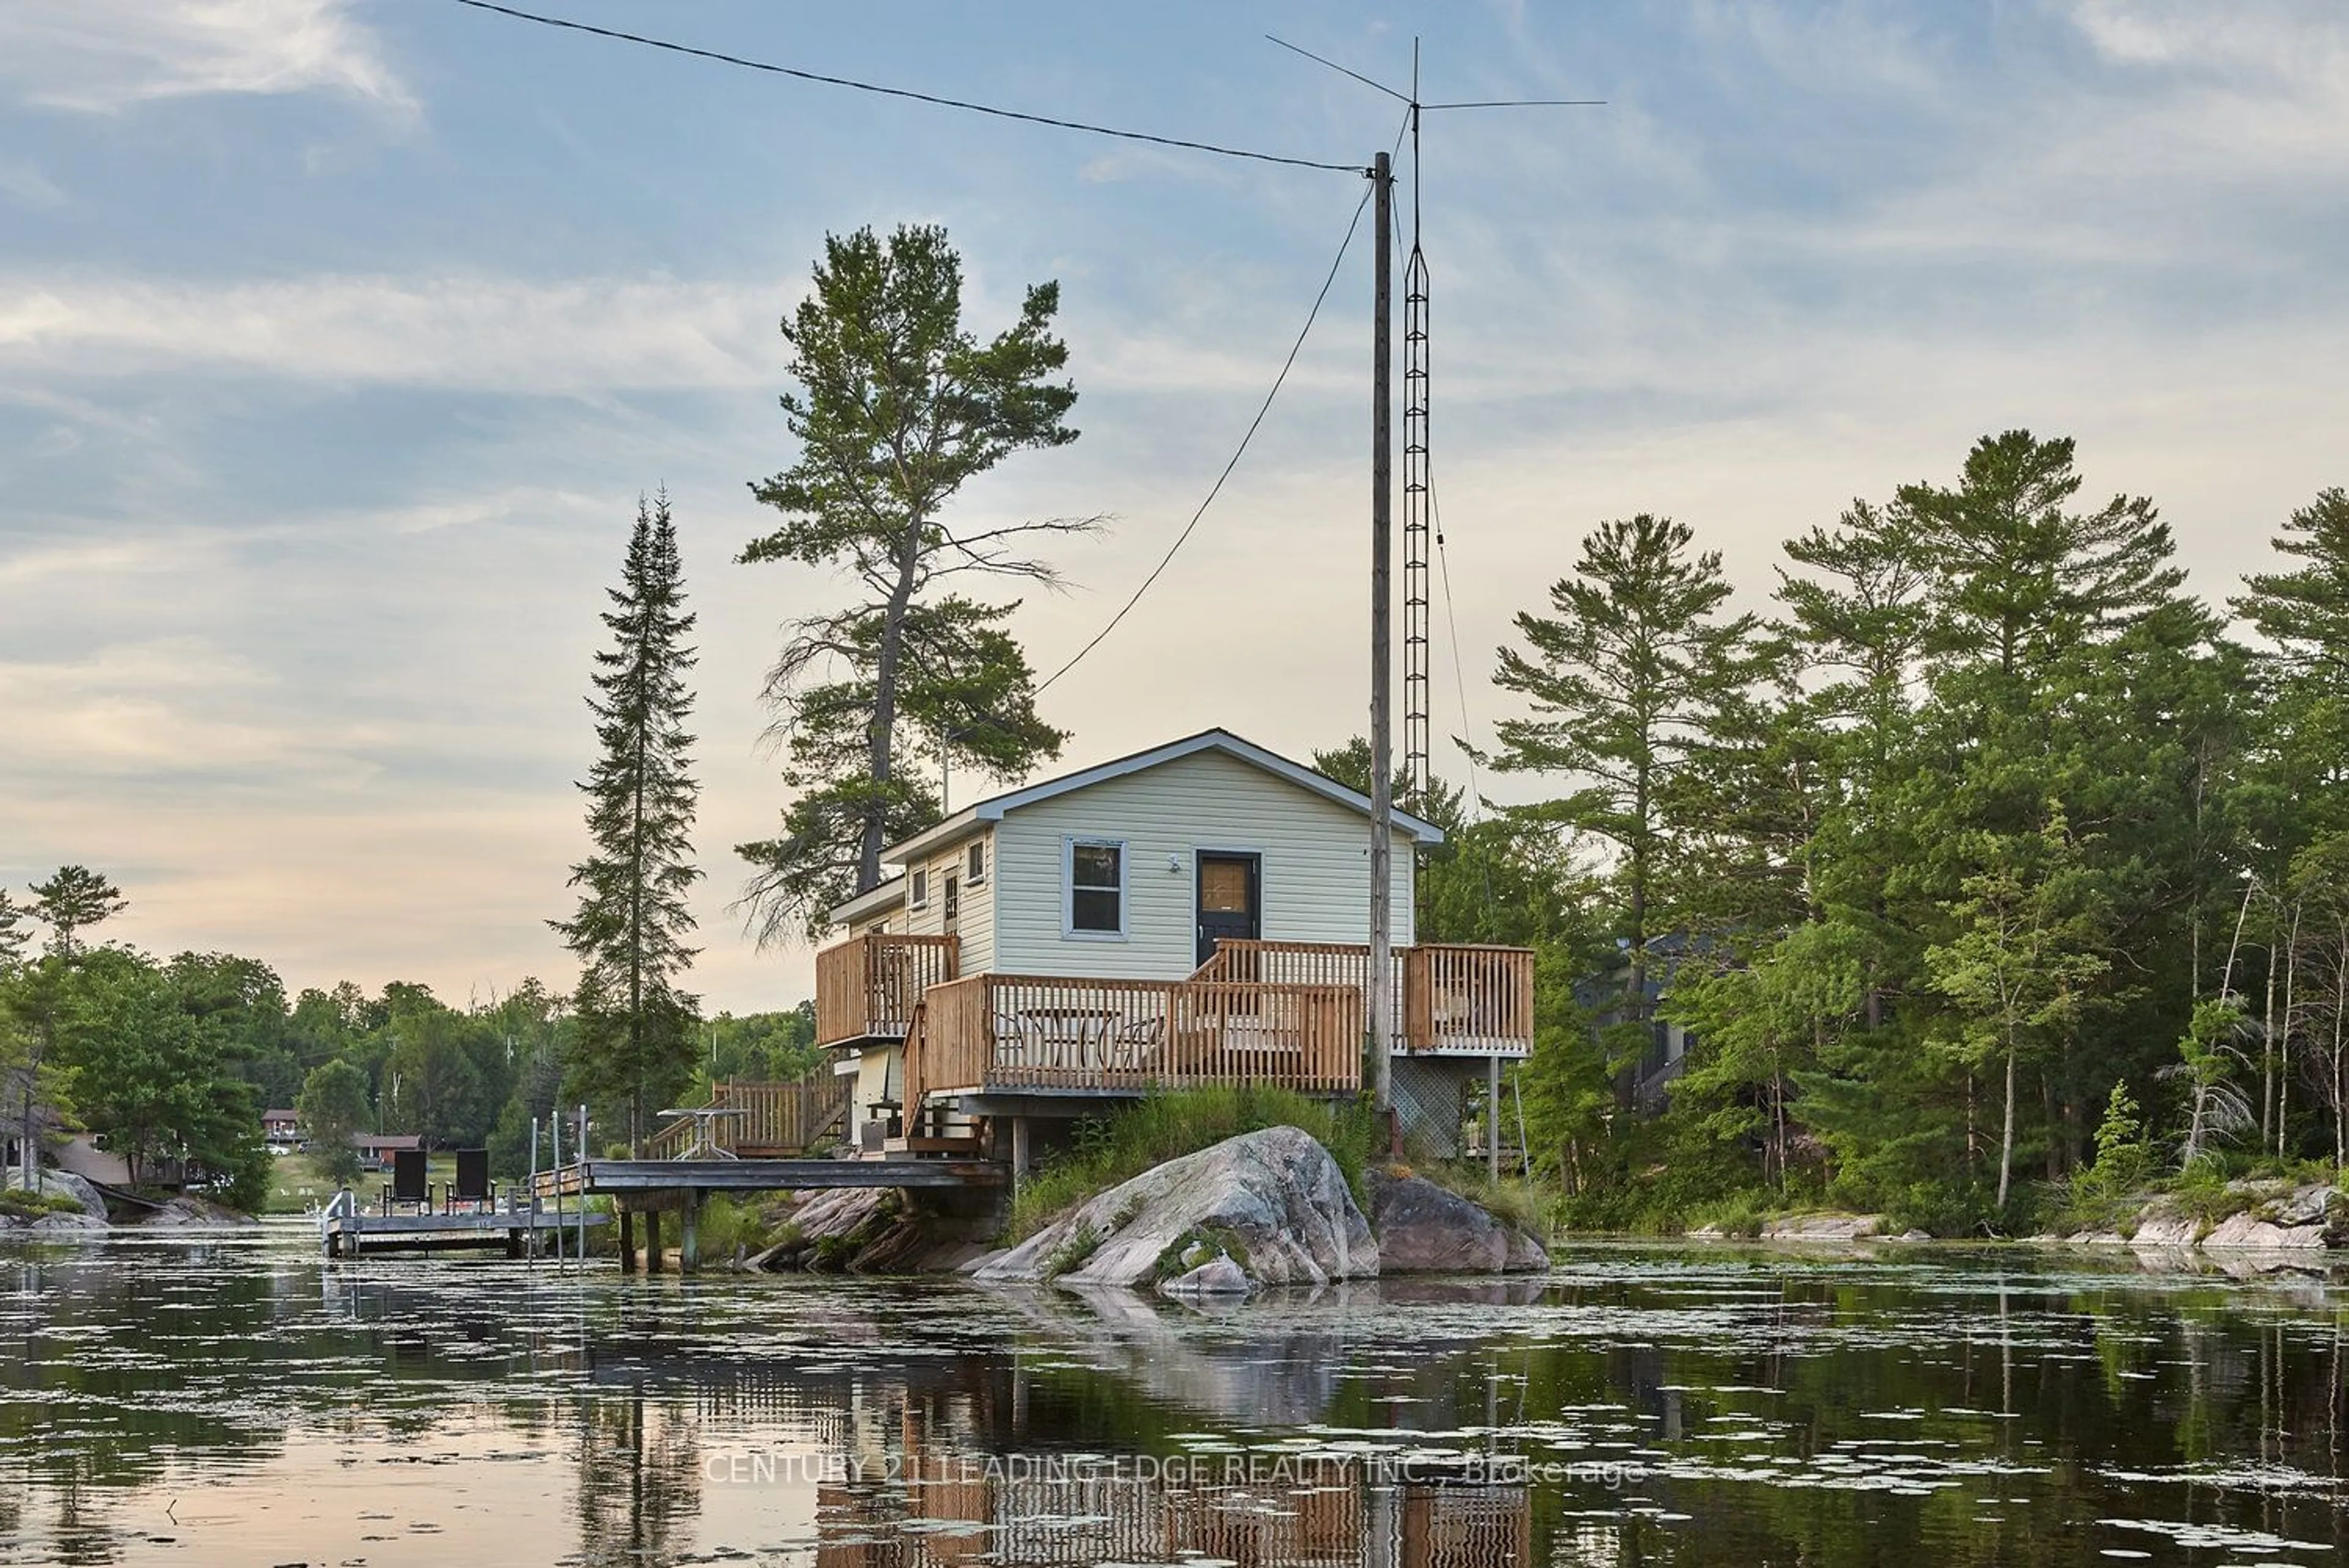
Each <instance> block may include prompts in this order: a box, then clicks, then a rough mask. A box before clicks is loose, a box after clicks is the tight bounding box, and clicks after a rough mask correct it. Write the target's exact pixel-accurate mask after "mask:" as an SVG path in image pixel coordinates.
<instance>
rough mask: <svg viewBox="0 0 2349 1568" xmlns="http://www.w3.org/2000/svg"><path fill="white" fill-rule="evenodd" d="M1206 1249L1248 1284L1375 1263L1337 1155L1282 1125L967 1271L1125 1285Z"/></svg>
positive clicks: (1015, 1279)
mask: <svg viewBox="0 0 2349 1568" xmlns="http://www.w3.org/2000/svg"><path fill="white" fill-rule="evenodd" d="M1201 1253H1205V1254H1206V1256H1201V1255H1200V1254H1201ZM1216 1255H1220V1256H1221V1257H1222V1258H1224V1259H1226V1260H1227V1261H1229V1262H1231V1263H1232V1264H1233V1266H1234V1267H1235V1268H1237V1270H1238V1271H1239V1272H1240V1273H1241V1274H1242V1275H1243V1276H1244V1277H1245V1279H1246V1280H1247V1282H1248V1283H1249V1284H1251V1285H1291V1284H1312V1285H1318V1284H1324V1283H1327V1282H1330V1281H1331V1280H1348V1279H1363V1278H1368V1277H1370V1276H1371V1275H1374V1274H1376V1273H1377V1272H1379V1261H1380V1260H1379V1246H1378V1242H1377V1241H1376V1240H1375V1239H1374V1238H1373V1237H1372V1235H1371V1225H1370V1221H1369V1220H1367V1219H1365V1218H1364V1217H1363V1215H1362V1211H1361V1208H1360V1206H1358V1205H1357V1204H1356V1203H1355V1202H1354V1195H1353V1193H1352V1192H1351V1191H1350V1190H1349V1189H1348V1188H1347V1186H1346V1178H1345V1173H1344V1172H1342V1171H1340V1169H1339V1168H1338V1162H1337V1161H1336V1160H1334V1159H1332V1158H1330V1151H1329V1150H1328V1149H1325V1148H1323V1147H1321V1146H1320V1144H1319V1143H1318V1142H1316V1141H1315V1140H1314V1138H1313V1137H1312V1135H1311V1134H1309V1133H1307V1132H1305V1131H1303V1130H1302V1129H1300V1128H1298V1127H1267V1128H1266V1129H1264V1130H1263V1131H1261V1132H1252V1133H1244V1134H1242V1135H1241V1136H1239V1137H1234V1138H1226V1140H1225V1141H1224V1142H1222V1143H1219V1144H1217V1145H1216V1146H1215V1147H1213V1148H1206V1149H1201V1150H1200V1151H1199V1152H1198V1153H1196V1154H1191V1155H1185V1156H1184V1157H1183V1158H1180V1159H1174V1160H1169V1161H1167V1162H1166V1163H1165V1164H1164V1165H1162V1166H1158V1167H1156V1168H1154V1169H1151V1170H1146V1171H1144V1172H1143V1173H1142V1174H1141V1175H1140V1176H1137V1177H1135V1178H1133V1179H1132V1180H1130V1181H1125V1182H1121V1183H1120V1184H1118V1185H1117V1186H1115V1187H1112V1188H1111V1189H1109V1190H1108V1191H1106V1192H1103V1193H1101V1194H1099V1195H1097V1196H1095V1197H1094V1198H1092V1199H1088V1200H1087V1201H1086V1202H1084V1203H1082V1204H1081V1205H1079V1206H1078V1207H1077V1208H1076V1209H1075V1210H1073V1211H1071V1212H1070V1213H1068V1214H1066V1215H1063V1216H1062V1217H1061V1219H1059V1220H1056V1221H1054V1222H1053V1223H1052V1224H1050V1225H1048V1226H1046V1227H1045V1228H1044V1229H1043V1230H1041V1231H1038V1232H1037V1233H1036V1234H1035V1235H1033V1236H1030V1238H1028V1240H1026V1241H1022V1242H1021V1243H1020V1244H1019V1245H1018V1246H1016V1247H1013V1248H1011V1249H1010V1250H1009V1251H1005V1252H999V1253H997V1254H995V1255H993V1256H991V1257H988V1258H987V1259H985V1260H983V1261H982V1262H980V1263H979V1264H978V1266H977V1267H975V1268H973V1269H972V1270H971V1271H970V1272H971V1273H972V1275H973V1277H974V1278H977V1279H979V1280H984V1281H989V1282H1005V1283H1020V1282H1027V1283H1038V1282H1045V1281H1053V1282H1061V1283H1065V1284H1070V1285H1075V1286H1108V1287H1122V1288H1127V1289H1131V1288H1133V1287H1134V1286H1150V1285H1154V1284H1156V1283H1157V1282H1160V1281H1162V1280H1164V1279H1166V1278H1168V1277H1170V1276H1172V1275H1174V1274H1177V1273H1180V1274H1183V1275H1185V1276H1186V1277H1187V1276H1189V1275H1191V1274H1193V1273H1195V1272H1196V1271H1197V1269H1198V1268H1199V1267H1200V1266H1201V1265H1203V1264H1206V1263H1209V1262H1212V1261H1213V1259H1214V1257H1215V1256H1216ZM1191 1260H1195V1261H1191ZM1228 1277H1229V1276H1228V1275H1225V1274H1222V1273H1221V1272H1218V1274H1217V1275H1216V1278H1219V1279H1224V1280H1228Z"/></svg>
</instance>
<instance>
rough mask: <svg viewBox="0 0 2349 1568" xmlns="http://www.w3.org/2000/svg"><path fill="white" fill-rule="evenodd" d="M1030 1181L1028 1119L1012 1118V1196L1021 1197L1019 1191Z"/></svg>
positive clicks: (1024, 1117) (1022, 1117) (1023, 1117)
mask: <svg viewBox="0 0 2349 1568" xmlns="http://www.w3.org/2000/svg"><path fill="white" fill-rule="evenodd" d="M1027 1179H1028V1118H1027V1117H1026V1116H1013V1117H1012V1118H1011V1195H1012V1196H1013V1197H1014V1198H1017V1197H1019V1189H1020V1188H1021V1186H1023V1185H1024V1184H1025V1183H1026V1181H1027Z"/></svg>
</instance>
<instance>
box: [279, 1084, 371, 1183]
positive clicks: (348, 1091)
mask: <svg viewBox="0 0 2349 1568" xmlns="http://www.w3.org/2000/svg"><path fill="white" fill-rule="evenodd" d="M294 1110H295V1115H296V1116H300V1117H301V1120H302V1126H303V1127H304V1128H305V1130H306V1131H307V1133H308V1134H309V1138H310V1149H311V1155H312V1158H314V1159H315V1160H316V1162H317V1164H318V1166H319V1167H320V1168H321V1169H322V1170H323V1171H324V1172H325V1174H326V1176H327V1178H328V1179H331V1180H334V1181H336V1182H341V1183H345V1184H347V1183H349V1182H353V1181H356V1180H357V1179H358V1174H359V1159H358V1151H357V1149H355V1148H353V1147H351V1137H352V1135H354V1134H356V1133H362V1132H369V1131H372V1130H374V1129H373V1123H374V1121H375V1106H373V1105H372V1104H371V1103H370V1102H369V1101H368V1098H367V1076H366V1075H365V1074H363V1073H361V1072H360V1071H359V1070H358V1069H357V1067H355V1066H353V1065H352V1064H350V1063H348V1062H345V1061H339V1060H337V1061H333V1062H326V1063H322V1064H319V1065H318V1066H317V1067H316V1068H314V1069H312V1070H311V1073H310V1075H309V1077H307V1078H305V1079H304V1080H303V1083H302V1092H301V1094H300V1095H299V1096H296V1097H295V1101H294Z"/></svg>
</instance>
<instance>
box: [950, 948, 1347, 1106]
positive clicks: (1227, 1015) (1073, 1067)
mask: <svg viewBox="0 0 2349 1568" xmlns="http://www.w3.org/2000/svg"><path fill="white" fill-rule="evenodd" d="M1361 1073H1362V997H1361V992H1359V991H1357V990H1355V989H1354V988H1352V987H1350V986H1343V985H1268V984H1257V983H1250V982H1247V981H1221V980H1178V981H1146V980H1068V979H1062V978H1059V977H1055V976H1049V975H1013V974H978V975H972V976H970V977H969V978H968V979H965V980H957V981H948V982H947V983H946V984H944V985H936V986H932V987H931V988H930V991H929V994H928V996H927V997H926V999H925V1001H924V1003H923V1009H922V1016H921V1020H920V1027H919V1028H917V1029H916V1031H915V1032H914V1033H911V1034H909V1035H908V1036H907V1037H906V1042H905V1102H906V1104H908V1105H919V1104H921V1103H922V1098H923V1096H927V1095H934V1094H940V1093H954V1092H970V1093H981V1094H985V1093H994V1094H1006V1093H1009V1094H1019V1093H1032V1092H1037V1091H1043V1092H1052V1091H1071V1090H1077V1091H1094V1092H1103V1091H1106V1092H1112V1093H1116V1092H1123V1093H1131V1094H1142V1093H1144V1092H1146V1091H1148V1090H1150V1089H1153V1088H1174V1087H1183V1086H1191V1085H1204V1084H1227V1083H1257V1084H1273V1085H1280V1086H1282V1087H1284V1088H1291V1089H1296V1090H1298V1091H1299V1092H1300V1093H1304V1094H1349V1093H1351V1092H1353V1091H1354V1090H1355V1089H1357V1088H1359V1087H1360V1086H1361Z"/></svg>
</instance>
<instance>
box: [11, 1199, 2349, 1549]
mask: <svg viewBox="0 0 2349 1568" xmlns="http://www.w3.org/2000/svg"><path fill="white" fill-rule="evenodd" d="M2344 1349H2349V1279H2344V1278H2343V1277H2341V1276H2339V1275H2335V1276H2334V1277H2333V1278H2332V1279H2330V1280H2327V1279H2323V1278H2315V1277H2308V1276H2290V1275H2286V1276H2268V1277H2264V1278H2261V1279H2257V1280H2247V1281H2240V1282H2238V1281H2234V1280H2230V1279H2229V1278H2227V1277H2226V1276H2224V1275H2223V1274H2219V1273H2216V1272H2211V1271H2209V1270H2208V1269H2207V1268H2204V1267H2201V1266H2199V1265H2198V1264H2196V1263H2195V1262H2192V1261H2189V1260H2179V1261H2177V1262H2172V1263H2170V1264H2168V1265H2152V1264H2140V1263H2138V1262H2132V1261H2130V1260H2127V1259H2126V1258H2123V1259H2114V1260H2109V1261H2107V1260H2099V1259H2096V1258H2093V1257H2075V1256H2055V1255H2051V1254H2036V1253H2028V1252H2019V1251H1995V1252H1991V1251H1984V1252H1968V1251H1943V1250H1941V1249H1939V1248H1933V1249H1925V1250H1902V1251H1888V1252H1886V1253H1885V1254H1883V1255H1881V1256H1878V1257H1873V1258H1868V1257H1862V1258H1847V1259H1835V1258H1828V1257H1823V1256H1811V1255H1805V1254H1798V1253H1788V1252H1785V1251H1776V1252H1764V1251H1750V1250H1737V1249H1731V1250H1704V1251H1692V1250H1688V1249H1684V1248H1683V1249H1663V1248H1644V1247H1591V1248H1580V1249H1574V1250H1569V1251H1567V1252H1565V1253H1563V1254H1562V1255H1561V1257H1560V1259H1559V1265H1558V1268H1557V1272H1555V1273H1554V1274H1553V1275H1551V1276H1550V1277H1548V1278H1547V1279H1544V1280H1541V1281H1537V1282H1534V1281H1528V1282H1514V1283H1510V1284H1507V1285H1491V1284H1485V1283H1481V1282H1400V1281H1388V1282H1382V1283H1379V1284H1373V1285H1363V1286H1352V1287H1345V1288H1340V1289H1333V1290H1330V1291H1327V1292H1324V1293H1320V1294H1319V1295H1295V1296H1289V1297H1284V1298H1278V1299H1272V1300H1258V1301H1257V1302H1254V1303H1249V1304H1247V1305H1246V1306H1244V1307H1237V1308H1232V1309H1219V1310H1216V1311H1214V1312H1209V1313H1204V1314H1203V1313H1200V1312H1195V1311H1193V1310H1190V1309H1188V1308H1185V1307H1179V1306H1174V1305H1171V1304H1150V1303H1140V1302H1135V1301H1133V1300H1129V1299H1112V1300H1079V1299H1075V1298H1071V1297H1066V1296H1057V1295H1052V1294H1050V1293H1046V1294H1043V1295H1036V1294H1027V1293H1019V1294H1010V1293H995V1292H988V1291H981V1290H978V1289H976V1288H972V1287H969V1286H966V1285H963V1284H960V1283H958V1282H903V1283H897V1282H890V1283H876V1282H851V1281H843V1280H836V1279H785V1278H745V1277H739V1276H733V1275H727V1274H708V1275H703V1276H701V1277H699V1278H697V1279H692V1280H680V1279H678V1278H677V1277H676V1276H674V1275H671V1276H667V1277H663V1278H659V1279H649V1278H637V1279H623V1278H622V1277H621V1276H620V1275H618V1274H617V1273H616V1272H613V1271H612V1270H611V1269H610V1268H609V1267H608V1266H595V1265H591V1266H590V1267H589V1269H588V1270H587V1271H586V1272H585V1275H584V1276H583V1275H582V1274H581V1273H580V1272H576V1271H575V1270H574V1269H571V1268H568V1267H566V1266H562V1265H556V1264H553V1263H544V1262H542V1263H539V1264H536V1265H531V1264H523V1263H510V1262H502V1261H498V1262H487V1261H481V1262H477V1261H472V1260H470V1259H465V1258H461V1257H459V1258H450V1257H439V1258H420V1259H369V1260H367V1261H365V1262H360V1263H336V1264H332V1265H329V1264H326V1263H324V1262H321V1261H320V1260H319V1259H318V1257H317V1256H316V1239H315V1234H314V1233H313V1232H312V1231H310V1230H309V1228H308V1227H307V1226H306V1225H305V1224H301V1223H292V1224H285V1225H274V1226H272V1227H271V1228H270V1229H269V1230H267V1231H265V1232H264V1233H262V1234H260V1235H244V1234H241V1235H233V1236H222V1237H207V1238H204V1239H201V1240H194V1241H190V1240H185V1239H179V1240H172V1239H164V1238H160V1237H157V1238H146V1237H134V1236H128V1235H126V1236H122V1237H118V1238H114V1239H110V1240H109V1241H105V1242H102V1243H98V1244H83V1245H79V1246H74V1247H61V1246H46V1247H39V1248H27V1247H24V1246H21V1245H18V1246H15V1247H13V1248H10V1249H7V1250H0V1562H5V1563H53V1562H72V1563H101V1562H121V1563H148V1562H154V1563H187V1564H211V1563H235V1564H248V1563H263V1564H270V1563H309V1564H313V1565H318V1564H338V1565H347V1568H357V1565H362V1564H364V1565H366V1568H394V1565H399V1564H417V1565H428V1568H445V1565H447V1564H452V1563H498V1564H507V1563H512V1564H529V1563H596V1564H602V1563H627V1564H645V1563H719V1562H745V1563H750V1562H755V1563H776V1564H794V1565H797V1564H808V1565H816V1564H821V1565H823V1568H866V1565H870V1568H883V1565H889V1568H916V1565H924V1564H940V1565H945V1564H982V1563H1037V1564H1061V1563H1068V1564H1078V1563H1187V1564H1194V1565H1205V1564H1211V1563H1238V1564H1247V1565H1250V1568H1257V1565H1262V1568H1271V1565H1273V1564H1281V1563H1311V1564H1317V1565H1341V1564H1355V1563H1361V1564H1371V1563H1381V1564H1397V1565H1408V1568H1421V1565H1429V1568H1434V1565H1443V1568H1482V1565H1485V1564H1500V1563H1576V1564H1580V1563H1609V1564H1614V1563H1721V1564H1741V1565H1742V1564H1752V1563H1806V1564H1844V1563H1888V1562H1889V1563H1913V1564H1930V1565H1931V1568H1945V1565H1955V1564H1961V1563H1982V1564H1993V1563H1996V1564H2009V1563H2013V1564H2032V1563H2115V1562H2123V1563H2127V1562H2153V1563H2210V1564H2218V1563H2267V1564H2277V1563H2333V1562H2336V1561H2342V1560H2344V1550H2343V1549H2344V1544H2349V1490H2344V1478H2349V1469H2345V1468H2344V1466H2345V1465H2349V1459H2344V1446H2349V1389H2344V1382H2343V1378H2344V1372H2349V1366H2345V1365H2344Z"/></svg>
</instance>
